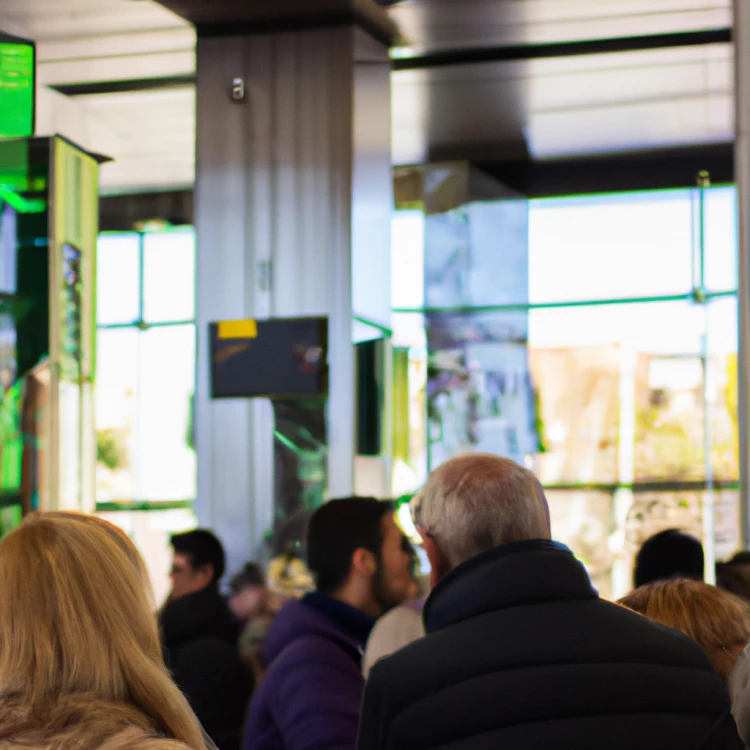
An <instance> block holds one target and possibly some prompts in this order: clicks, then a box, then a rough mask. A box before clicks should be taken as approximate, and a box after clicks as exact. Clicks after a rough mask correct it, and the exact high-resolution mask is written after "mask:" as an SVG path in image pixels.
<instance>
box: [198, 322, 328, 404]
mask: <svg viewBox="0 0 750 750" xmlns="http://www.w3.org/2000/svg"><path fill="white" fill-rule="evenodd" d="M210 335H211V380H212V382H211V395H212V397H213V398H254V397H259V398H262V397H266V398H271V397H285V398H290V397H291V398H294V397H297V396H300V397H304V396H326V395H328V320H327V318H291V319H276V320H258V321H257V332H256V335H254V336H252V337H242V338H222V337H221V336H220V324H219V323H212V324H211V332H210Z"/></svg>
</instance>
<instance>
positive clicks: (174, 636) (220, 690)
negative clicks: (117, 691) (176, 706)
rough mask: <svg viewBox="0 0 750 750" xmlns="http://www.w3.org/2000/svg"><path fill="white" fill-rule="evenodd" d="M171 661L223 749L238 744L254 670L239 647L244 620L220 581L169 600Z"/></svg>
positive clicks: (164, 620)
mask: <svg viewBox="0 0 750 750" xmlns="http://www.w3.org/2000/svg"><path fill="white" fill-rule="evenodd" d="M159 621H160V625H161V633H162V641H163V646H164V652H165V657H166V660H167V665H168V666H169V669H170V671H171V672H172V676H173V678H174V681H175V683H176V684H177V687H179V688H180V690H182V692H183V693H185V695H186V696H187V699H188V701H190V706H191V707H192V709H193V711H194V712H195V715H196V716H197V717H198V720H199V721H200V722H201V724H202V725H203V728H204V729H205V730H206V733H207V734H208V735H209V737H210V738H211V739H212V740H213V742H214V743H215V744H216V746H217V748H218V750H238V748H239V747H240V745H241V741H242V728H243V724H244V720H245V713H246V710H247V704H248V702H249V700H250V696H251V694H252V691H253V683H254V680H253V676H252V673H251V672H250V670H249V669H248V667H247V666H246V665H245V663H244V662H243V661H242V659H241V658H240V655H239V652H238V650H237V638H238V633H239V625H238V624H237V622H236V620H235V619H234V617H233V616H232V613H231V611H230V610H229V607H228V606H227V604H226V602H225V601H224V599H223V597H221V596H220V594H219V592H218V591H217V590H216V588H215V587H213V586H212V587H209V588H206V589H203V590H202V591H198V592H196V593H194V594H189V595H188V596H184V597H181V598H180V599H175V600H174V601H170V602H168V603H167V604H166V606H165V607H164V609H163V610H162V612H161V615H160V618H159Z"/></svg>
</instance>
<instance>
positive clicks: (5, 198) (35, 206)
mask: <svg viewBox="0 0 750 750" xmlns="http://www.w3.org/2000/svg"><path fill="white" fill-rule="evenodd" d="M0 202H5V203H7V204H8V205H9V206H10V207H11V208H14V209H15V210H16V211H18V213H20V214H41V213H44V212H45V211H46V209H47V201H46V200H44V198H24V197H23V196H22V195H19V194H18V193H14V192H12V191H11V190H8V189H6V188H4V187H0Z"/></svg>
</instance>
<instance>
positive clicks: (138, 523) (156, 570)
mask: <svg viewBox="0 0 750 750" xmlns="http://www.w3.org/2000/svg"><path fill="white" fill-rule="evenodd" d="M98 515H99V516H100V517H101V518H104V519H106V520H107V521H109V522H110V523H113V524H114V525H115V526H119V527H120V528H121V529H122V530H123V531H124V532H125V533H126V534H127V535H128V536H129V537H130V538H131V539H132V540H133V542H134V543H135V546H136V547H137V548H138V551H139V552H140V553H141V555H142V557H143V559H144V561H145V563H146V568H147V569H148V571H149V575H150V578H151V585H152V586H153V589H154V606H155V607H160V606H161V605H162V604H163V603H164V602H165V601H166V599H167V596H168V595H169V590H170V582H169V570H170V568H171V565H172V550H171V548H170V546H169V538H170V537H171V536H172V534H177V533H179V532H181V531H188V530H189V529H194V528H195V527H196V524H197V521H196V518H195V514H194V513H193V512H192V511H191V510H189V509H187V508H174V509H169V510H149V511H117V512H109V513H99V514H98Z"/></svg>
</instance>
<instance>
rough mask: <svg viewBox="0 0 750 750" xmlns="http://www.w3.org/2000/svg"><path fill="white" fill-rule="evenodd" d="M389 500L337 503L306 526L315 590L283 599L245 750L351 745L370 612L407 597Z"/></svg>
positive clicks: (407, 571)
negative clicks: (300, 596)
mask: <svg viewBox="0 0 750 750" xmlns="http://www.w3.org/2000/svg"><path fill="white" fill-rule="evenodd" d="M403 539H404V535H403V533H402V532H401V531H400V530H399V528H398V526H397V525H396V522H395V516H394V509H393V506H392V505H391V504H390V503H385V502H381V501H378V500H375V499H372V498H347V499H343V500H334V501H331V502H329V503H328V504H326V505H324V506H323V507H322V508H320V509H319V510H318V511H316V513H315V514H314V515H313V517H312V518H311V519H310V523H309V526H308V530H307V557H308V565H309V567H310V570H311V571H312V572H313V574H314V575H315V579H316V586H317V589H316V591H315V592H313V593H312V594H308V595H307V596H305V598H304V599H302V600H301V601H291V602H289V603H287V604H286V605H285V606H284V607H283V608H282V610H281V612H279V614H278V615H277V616H276V619H275V621H274V623H273V625H272V626H271V628H270V630H269V631H268V635H267V637H266V645H265V656H266V663H267V664H268V665H269V669H268V673H267V674H266V677H265V679H264V681H263V684H262V685H261V687H260V689H259V690H258V692H257V694H256V696H255V699H254V700H253V703H252V706H251V709H250V718H249V721H248V724H247V729H246V732H245V750H261V749H262V750H277V749H278V750H313V749H315V750H318V748H326V750H353V748H354V745H355V743H356V739H357V727H358V725H359V712H360V706H361V702H362V694H363V691H364V679H363V677H362V672H361V660H362V654H363V652H364V646H365V643H366V642H367V638H368V636H369V634H370V631H371V630H372V627H373V625H374V624H375V620H376V618H378V617H380V616H381V615H382V614H384V613H385V612H387V611H388V610H389V609H391V608H392V607H395V606H397V605H398V604H400V603H401V602H403V601H404V600H405V599H407V598H408V596H409V595H410V593H411V592H412V590H413V587H414V579H413V576H412V573H411V555H410V554H409V550H408V546H405V545H404V544H403Z"/></svg>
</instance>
